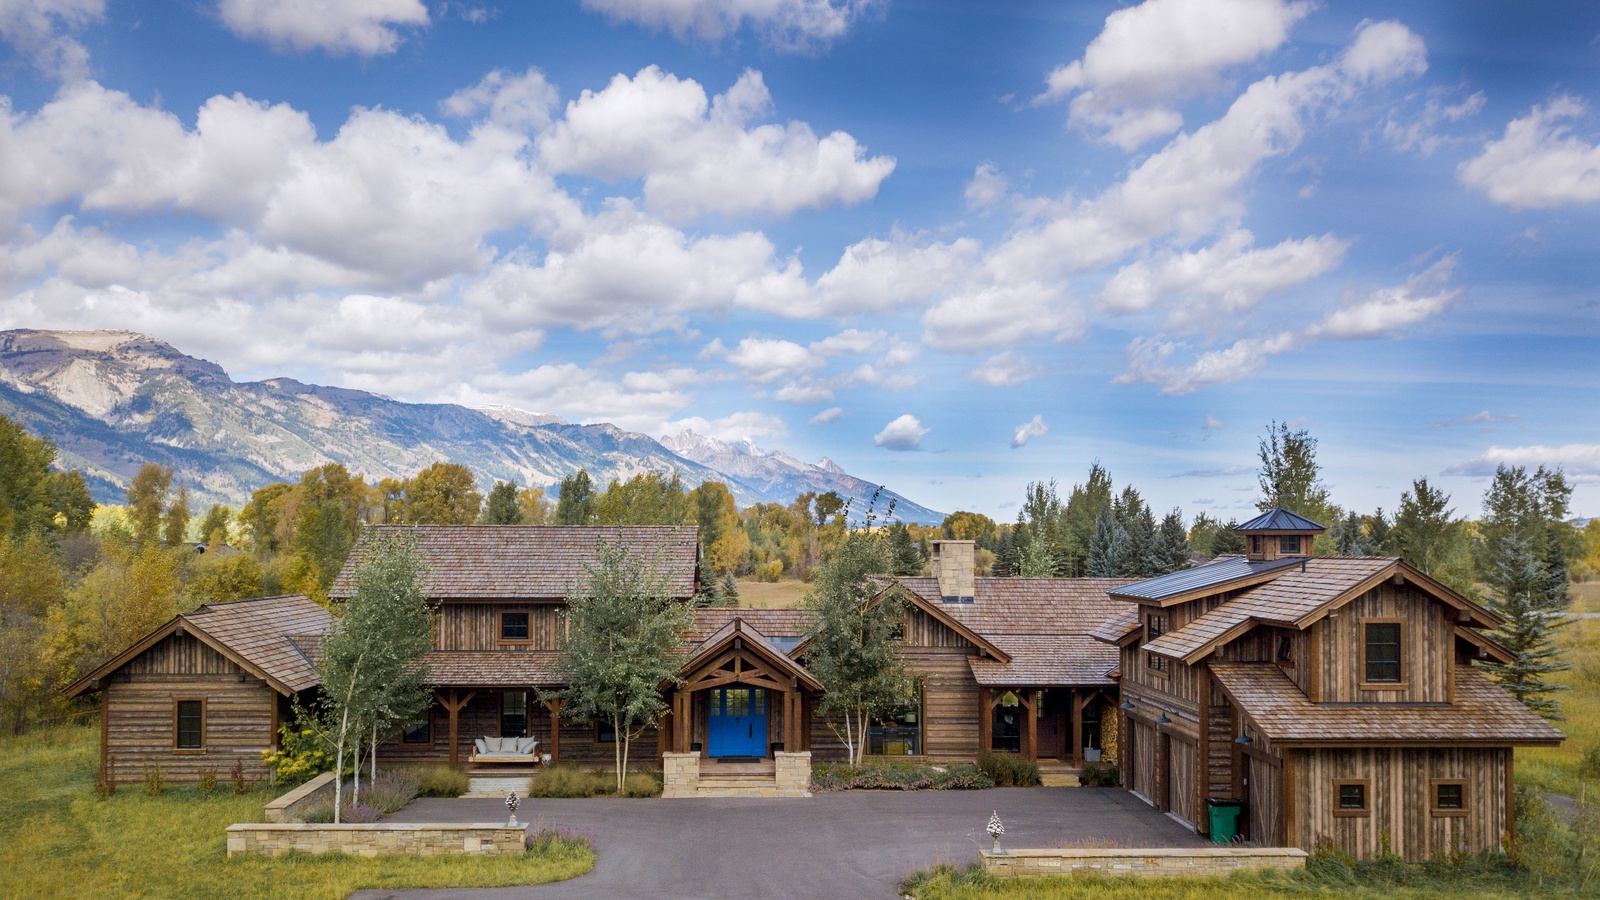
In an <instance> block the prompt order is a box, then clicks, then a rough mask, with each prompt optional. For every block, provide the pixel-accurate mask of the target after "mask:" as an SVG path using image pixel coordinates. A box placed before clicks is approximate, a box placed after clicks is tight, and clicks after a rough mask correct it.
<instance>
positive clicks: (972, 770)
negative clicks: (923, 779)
mask: <svg viewBox="0 0 1600 900" xmlns="http://www.w3.org/2000/svg"><path fill="white" fill-rule="evenodd" d="M992 787H994V779H993V778H990V777H989V776H987V775H985V774H983V770H981V769H979V768H978V767H977V766H975V765H973V764H972V763H961V764H960V765H955V766H950V767H949V768H947V769H946V770H945V771H943V772H939V773H937V774H935V775H934V776H933V789H934V790H936V791H981V790H987V789H988V788H992Z"/></svg>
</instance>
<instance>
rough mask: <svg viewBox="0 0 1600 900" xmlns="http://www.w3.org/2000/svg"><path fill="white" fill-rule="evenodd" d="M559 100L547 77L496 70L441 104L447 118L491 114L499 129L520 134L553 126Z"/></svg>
mask: <svg viewBox="0 0 1600 900" xmlns="http://www.w3.org/2000/svg"><path fill="white" fill-rule="evenodd" d="M557 99H559V98H558V96H557V94H556V88H555V85H553V84H551V83H550V82H548V81H546V80H545V77H544V73H543V72H540V71H539V70H538V69H533V68H530V69H528V70H527V71H526V72H523V73H522V74H521V75H515V74H512V73H510V72H507V71H506V70H505V69H495V70H494V71H492V72H490V73H489V74H488V75H485V76H483V80H482V81H480V82H478V83H477V84H475V85H473V86H472V87H469V88H462V89H461V90H459V91H456V92H455V93H454V94H451V95H450V96H449V97H446V98H445V99H444V100H442V101H440V102H439V110H440V111H441V112H443V113H444V114H445V115H447V116H454V117H455V118H458V119H467V118H471V117H473V116H476V115H477V114H479V113H480V112H484V111H487V112H488V114H489V115H488V119H489V121H491V122H494V123H495V124H497V125H503V126H505V127H507V128H514V129H517V130H520V131H539V130H540V129H543V128H544V127H545V126H546V125H549V124H550V113H551V110H552V109H553V108H554V107H555V105H556V101H557Z"/></svg>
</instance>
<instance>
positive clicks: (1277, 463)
mask: <svg viewBox="0 0 1600 900" xmlns="http://www.w3.org/2000/svg"><path fill="white" fill-rule="evenodd" d="M1258 455H1259V457H1260V459H1261V469H1260V471H1259V472H1258V473H1257V476H1256V477H1257V481H1258V482H1259V483H1260V485H1261V499H1260V500H1258V501H1256V508H1257V509H1259V510H1261V511H1262V512H1266V511H1267V510H1269V509H1272V508H1273V507H1276V506H1281V507H1283V508H1284V509H1287V510H1289V511H1290V512H1296V513H1299V514H1300V515H1302V516H1305V517H1306V518H1308V519H1310V520H1311V521H1313V522H1316V523H1318V524H1321V525H1330V524H1332V523H1333V522H1335V521H1337V520H1338V519H1339V518H1340V515H1339V509H1338V507H1336V506H1334V504H1333V501H1332V500H1331V499H1329V495H1328V488H1327V486H1326V485H1324V484H1323V483H1322V474H1321V473H1322V466H1321V465H1320V464H1318V462H1317V439H1316V438H1314V437H1312V436H1311V433H1310V432H1308V431H1306V430H1305V429H1304V428H1302V429H1300V430H1298V431H1290V430H1289V425H1288V423H1287V422H1276V421H1274V422H1273V423H1272V424H1271V425H1268V426H1267V435H1266V437H1263V438H1262V439H1261V444H1260V446H1259V448H1258ZM1321 543H1322V542H1321V541H1318V542H1317V544H1318V545H1319V549H1320V545H1321Z"/></svg>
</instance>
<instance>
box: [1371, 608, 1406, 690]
mask: <svg viewBox="0 0 1600 900" xmlns="http://www.w3.org/2000/svg"><path fill="white" fill-rule="evenodd" d="M1402 630H1403V626H1402V625H1401V623H1399V622H1367V623H1366V628H1365V632H1366V634H1365V638H1366V652H1365V654H1364V656H1363V659H1364V660H1365V671H1364V672H1363V673H1362V674H1363V675H1364V676H1365V680H1366V681H1367V682H1369V683H1372V684H1398V683H1399V682H1400V675H1401V672H1400V638H1401V633H1402Z"/></svg>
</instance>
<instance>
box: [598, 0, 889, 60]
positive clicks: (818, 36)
mask: <svg viewBox="0 0 1600 900" xmlns="http://www.w3.org/2000/svg"><path fill="white" fill-rule="evenodd" d="M885 2H886V0H670V2H661V0H583V5H584V6H585V7H587V8H589V9H592V10H595V11H597V12H601V13H604V14H605V15H606V16H607V17H609V18H611V19H612V20H614V21H621V22H633V23H635V24H638V25H643V26H645V27H646V28H655V29H662V30H666V31H670V32H672V34H673V35H674V36H676V37H678V38H679V39H683V38H685V37H691V36H692V37H697V38H702V39H705V40H712V41H715V40H720V39H722V38H724V37H726V36H728V35H730V34H732V33H734V32H736V31H738V30H739V29H740V28H741V27H743V26H745V25H749V26H750V27H751V29H752V30H754V31H756V32H758V33H759V34H761V35H762V36H763V37H764V38H765V39H766V40H767V41H768V42H769V43H771V44H772V45H773V46H775V47H777V48H779V49H783V50H790V51H804V50H812V49H817V48H820V47H824V46H827V45H828V44H830V43H832V42H833V41H835V40H838V39H839V38H841V37H843V36H844V35H845V34H846V33H847V32H848V31H849V30H850V26H851V25H852V24H853V23H854V22H855V20H856V19H858V18H860V17H861V16H862V15H863V14H866V13H868V12H871V11H873V10H874V9H876V8H878V7H880V6H882V5H884V3H885Z"/></svg>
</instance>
